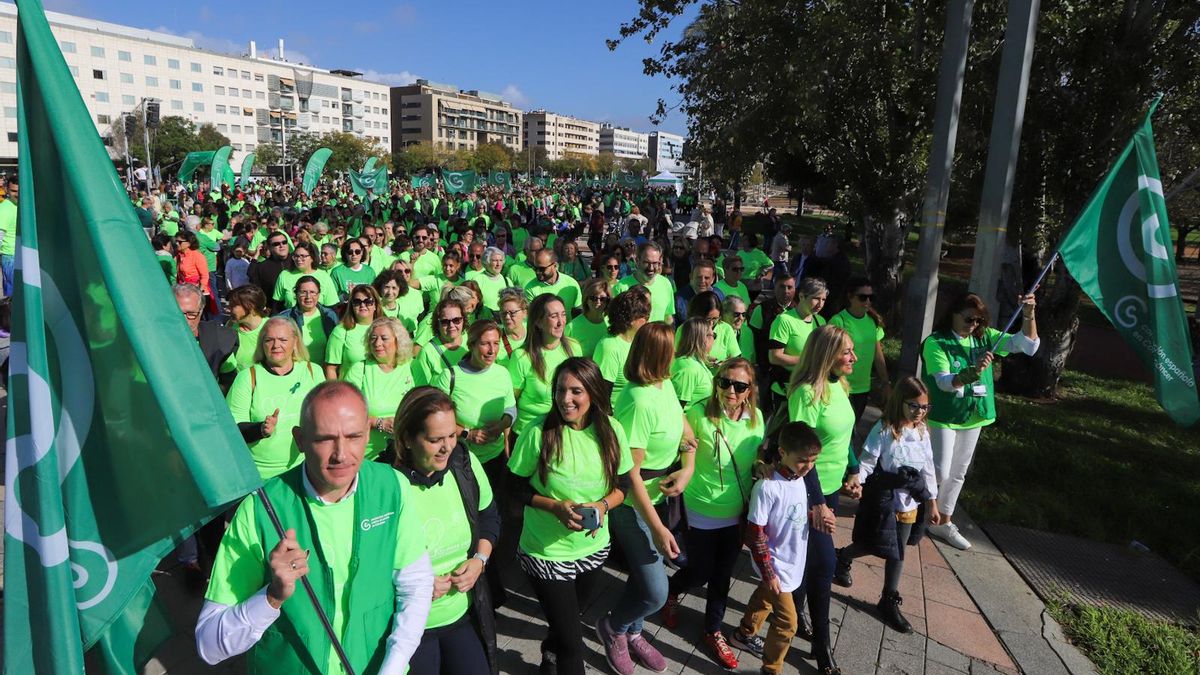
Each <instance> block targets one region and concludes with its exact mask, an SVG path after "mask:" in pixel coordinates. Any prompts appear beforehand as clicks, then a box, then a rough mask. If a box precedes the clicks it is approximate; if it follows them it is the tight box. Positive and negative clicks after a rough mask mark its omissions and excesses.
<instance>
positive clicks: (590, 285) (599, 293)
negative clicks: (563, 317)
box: [566, 277, 612, 359]
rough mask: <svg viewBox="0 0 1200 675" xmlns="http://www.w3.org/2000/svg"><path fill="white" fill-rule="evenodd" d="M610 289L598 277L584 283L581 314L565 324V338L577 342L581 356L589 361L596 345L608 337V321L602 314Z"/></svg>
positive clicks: (606, 304) (609, 297) (609, 295)
mask: <svg viewBox="0 0 1200 675" xmlns="http://www.w3.org/2000/svg"><path fill="white" fill-rule="evenodd" d="M610 288H611V286H609V285H608V282H607V281H605V280H604V279H601V278H599V277H592V278H591V279H588V280H587V281H585V282H584V283H583V313H582V314H580V315H579V316H577V317H575V318H574V319H571V322H570V323H568V324H567V333H566V334H567V337H569V338H571V339H573V340H575V341H576V342H578V343H579V348H580V350H581V351H582V355H583V356H586V357H588V358H589V359H590V358H592V355H593V354H595V353H596V345H598V344H600V341H601V340H603V339H604V336H606V335H608V321H606V320H605V316H604V314H605V311H606V310H607V309H608V304H609V301H610V300H611V299H612V291H611V290H609V289H610Z"/></svg>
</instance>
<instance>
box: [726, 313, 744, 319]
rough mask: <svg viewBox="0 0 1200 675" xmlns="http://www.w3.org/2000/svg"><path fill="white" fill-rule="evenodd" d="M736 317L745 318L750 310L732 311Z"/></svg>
mask: <svg viewBox="0 0 1200 675" xmlns="http://www.w3.org/2000/svg"><path fill="white" fill-rule="evenodd" d="M730 314H732V315H733V318H735V319H744V318H746V315H747V314H749V312H730Z"/></svg>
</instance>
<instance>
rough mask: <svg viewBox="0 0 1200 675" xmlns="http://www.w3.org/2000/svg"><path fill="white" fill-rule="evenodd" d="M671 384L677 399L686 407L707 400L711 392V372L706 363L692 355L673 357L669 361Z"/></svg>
mask: <svg viewBox="0 0 1200 675" xmlns="http://www.w3.org/2000/svg"><path fill="white" fill-rule="evenodd" d="M671 384H672V385H673V386H674V387H675V393H676V394H677V395H678V396H679V400H680V401H682V402H683V403H684V408H685V409H686V408H688V407H689V406H691V405H692V404H693V403H695V402H697V401H707V400H708V398H709V397H710V396H712V392H713V374H712V371H711V370H709V369H708V364H707V363H703V362H701V361H700V360H699V359H697V358H696V357H694V356H686V357H678V356H677V357H675V360H674V361H672V362H671Z"/></svg>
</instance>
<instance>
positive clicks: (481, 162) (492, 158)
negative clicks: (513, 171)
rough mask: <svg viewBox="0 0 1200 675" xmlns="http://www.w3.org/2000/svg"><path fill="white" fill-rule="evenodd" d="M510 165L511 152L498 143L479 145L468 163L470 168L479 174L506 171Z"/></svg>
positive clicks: (511, 159)
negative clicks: (499, 170)
mask: <svg viewBox="0 0 1200 675" xmlns="http://www.w3.org/2000/svg"><path fill="white" fill-rule="evenodd" d="M512 164H513V151H512V150H510V149H509V148H508V146H506V145H501V144H500V143H480V144H479V147H477V148H475V152H474V153H473V155H472V157H471V161H470V167H471V168H472V169H475V170H476V171H479V172H487V171H491V170H493V169H508V168H510V167H512Z"/></svg>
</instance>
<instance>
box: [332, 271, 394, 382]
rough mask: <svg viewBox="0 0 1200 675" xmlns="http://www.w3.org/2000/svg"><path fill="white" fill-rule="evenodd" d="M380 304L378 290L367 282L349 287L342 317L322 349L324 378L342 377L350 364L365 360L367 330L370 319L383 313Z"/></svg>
mask: <svg viewBox="0 0 1200 675" xmlns="http://www.w3.org/2000/svg"><path fill="white" fill-rule="evenodd" d="M379 305H380V302H379V294H378V293H376V292H375V288H374V287H373V286H371V285H370V284H364V285H362V286H355V287H354V290H352V291H350V301H349V302H347V303H346V309H344V310H342V318H341V319H340V320H339V322H338V325H337V326H335V327H334V329H333V332H332V333H330V334H329V345H328V346H327V347H326V349H325V377H326V379H330V380H336V379H338V378H339V377H344V376H345V375H346V373H347V372H349V371H350V367H351V366H353V365H354V364H356V363H361V362H362V361H365V360H366V358H367V331H368V330H369V329H370V326H371V322H372V321H374V320H375V319H378V318H379V317H381V316H383V311H382V310H381V309H380V306H379Z"/></svg>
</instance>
